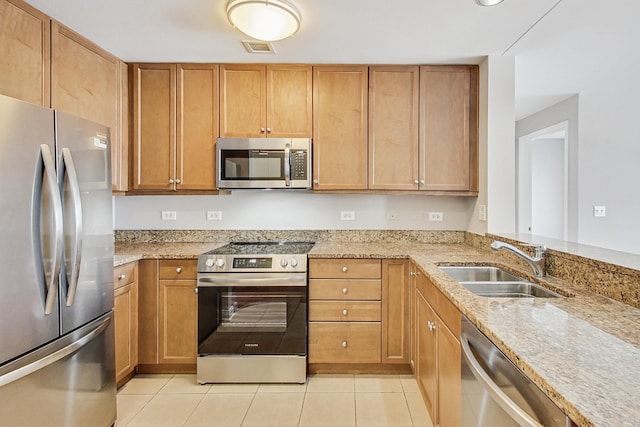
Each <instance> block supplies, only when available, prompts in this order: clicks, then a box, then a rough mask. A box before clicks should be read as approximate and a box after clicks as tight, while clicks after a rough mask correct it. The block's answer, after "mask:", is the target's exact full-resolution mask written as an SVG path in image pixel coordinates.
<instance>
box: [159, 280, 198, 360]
mask: <svg viewBox="0 0 640 427" xmlns="http://www.w3.org/2000/svg"><path fill="white" fill-rule="evenodd" d="M195 289H196V281H195V280H160V292H159V301H158V304H159V313H158V323H159V328H158V332H159V340H158V341H159V342H158V346H159V348H158V362H159V363H196V351H197V343H198V336H197V331H198V327H197V313H198V300H197V295H196V293H195Z"/></svg>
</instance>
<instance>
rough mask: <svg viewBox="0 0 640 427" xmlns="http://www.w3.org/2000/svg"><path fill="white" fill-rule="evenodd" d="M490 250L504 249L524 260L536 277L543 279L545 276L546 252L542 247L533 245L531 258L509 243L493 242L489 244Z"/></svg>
mask: <svg viewBox="0 0 640 427" xmlns="http://www.w3.org/2000/svg"><path fill="white" fill-rule="evenodd" d="M491 249H493V250H494V251H499V250H500V249H506V250H508V251H509V252H512V253H514V254H516V255H518V256H519V257H520V258H522V259H523V260H525V261H526V262H527V264H529V266H530V267H531V269H532V270H533V274H534V275H535V276H536V277H544V275H545V271H544V253H545V251H546V250H547V248H545V247H544V246H543V245H533V250H534V256H533V258H532V257H530V256H529V255H527V254H526V253H524V252H522V251H521V250H520V249H518V248H516V247H515V246H513V245H510V244H509V243H505V242H501V241H499V240H494V241H493V242H492V243H491Z"/></svg>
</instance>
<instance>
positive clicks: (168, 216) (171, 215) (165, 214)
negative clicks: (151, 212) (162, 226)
mask: <svg viewBox="0 0 640 427" xmlns="http://www.w3.org/2000/svg"><path fill="white" fill-rule="evenodd" d="M177 217H178V216H177V215H176V211H162V220H163V221H167V220H169V221H175V220H176V218H177Z"/></svg>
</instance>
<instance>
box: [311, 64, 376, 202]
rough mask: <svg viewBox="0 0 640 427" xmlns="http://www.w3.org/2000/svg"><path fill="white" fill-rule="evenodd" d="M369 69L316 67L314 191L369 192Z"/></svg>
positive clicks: (314, 70) (314, 89) (360, 67)
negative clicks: (365, 190)
mask: <svg viewBox="0 0 640 427" xmlns="http://www.w3.org/2000/svg"><path fill="white" fill-rule="evenodd" d="M367 80H368V73H367V67H366V66H316V67H313V188H314V189H315V190H364V189H366V188H367Z"/></svg>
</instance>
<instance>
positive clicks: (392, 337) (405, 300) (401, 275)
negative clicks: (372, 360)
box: [382, 259, 410, 364]
mask: <svg viewBox="0 0 640 427" xmlns="http://www.w3.org/2000/svg"><path fill="white" fill-rule="evenodd" d="M409 316H410V309H409V261H407V260H402V259H399V260H382V363H401V364H406V363H409V350H410V347H409V341H410V338H409V337H410V328H409Z"/></svg>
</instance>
